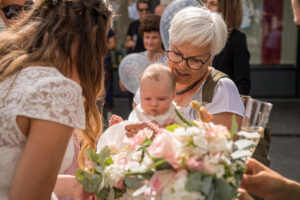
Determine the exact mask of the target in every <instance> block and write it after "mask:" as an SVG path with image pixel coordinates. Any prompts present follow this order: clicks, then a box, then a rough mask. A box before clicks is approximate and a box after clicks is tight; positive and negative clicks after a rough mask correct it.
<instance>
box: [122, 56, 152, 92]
mask: <svg viewBox="0 0 300 200" xmlns="http://www.w3.org/2000/svg"><path fill="white" fill-rule="evenodd" d="M149 65H150V61H149V60H148V58H147V57H146V56H144V55H142V54H139V53H131V54H128V55H127V56H125V57H124V58H123V59H122V61H121V63H120V65H119V77H120V80H121V81H122V83H123V85H124V86H125V88H126V89H127V90H128V91H130V92H131V93H133V94H135V92H136V91H137V89H138V88H139V86H140V75H141V74H142V72H143V71H144V69H146V68H147V67H148V66H149Z"/></svg>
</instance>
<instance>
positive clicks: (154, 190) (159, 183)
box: [147, 170, 176, 195]
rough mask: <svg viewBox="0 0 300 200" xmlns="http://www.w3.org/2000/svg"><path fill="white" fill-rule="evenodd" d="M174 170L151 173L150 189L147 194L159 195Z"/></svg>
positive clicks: (172, 175) (172, 176)
mask: <svg viewBox="0 0 300 200" xmlns="http://www.w3.org/2000/svg"><path fill="white" fill-rule="evenodd" d="M175 174H176V172H175V171H173V170H161V171H157V172H155V173H154V174H153V176H152V177H151V179H150V181H149V188H150V190H148V191H147V195H153V194H157V195H160V194H161V192H162V191H163V189H164V188H165V187H166V186H167V185H168V184H169V183H170V182H171V181H172V179H173V178H174V176H175Z"/></svg>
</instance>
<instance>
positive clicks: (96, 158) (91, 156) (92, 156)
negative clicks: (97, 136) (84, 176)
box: [85, 149, 101, 164]
mask: <svg viewBox="0 0 300 200" xmlns="http://www.w3.org/2000/svg"><path fill="white" fill-rule="evenodd" d="M85 153H86V155H87V156H88V158H89V159H90V160H91V161H93V162H95V163H98V164H99V163H100V161H101V158H100V157H99V155H98V154H97V153H95V152H94V151H93V150H92V149H86V150H85Z"/></svg>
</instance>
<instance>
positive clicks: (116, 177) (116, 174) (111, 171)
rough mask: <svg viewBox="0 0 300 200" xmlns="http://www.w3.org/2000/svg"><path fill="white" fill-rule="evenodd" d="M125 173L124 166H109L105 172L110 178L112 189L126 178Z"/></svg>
mask: <svg viewBox="0 0 300 200" xmlns="http://www.w3.org/2000/svg"><path fill="white" fill-rule="evenodd" d="M124 172H125V169H124V166H122V165H115V164H112V165H109V166H107V167H106V168H105V170H104V174H105V175H106V176H107V177H108V182H109V185H110V186H111V187H112V186H114V185H117V184H118V182H119V181H120V179H121V178H123V177H124Z"/></svg>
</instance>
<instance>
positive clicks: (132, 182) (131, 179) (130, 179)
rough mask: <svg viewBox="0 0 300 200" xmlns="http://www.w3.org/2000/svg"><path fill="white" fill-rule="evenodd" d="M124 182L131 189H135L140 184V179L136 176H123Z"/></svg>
mask: <svg viewBox="0 0 300 200" xmlns="http://www.w3.org/2000/svg"><path fill="white" fill-rule="evenodd" d="M124 184H125V185H126V186H127V187H128V188H131V189H137V188H139V187H140V186H141V185H142V179H140V178H138V177H137V176H125V179H124Z"/></svg>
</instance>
